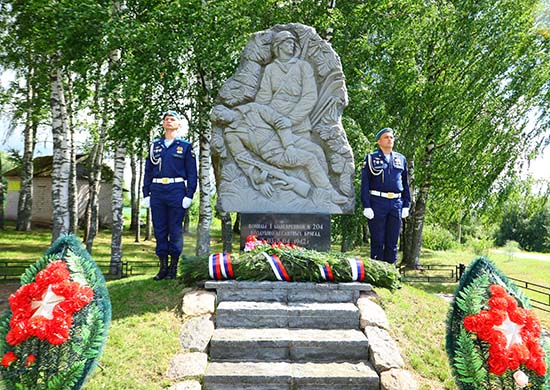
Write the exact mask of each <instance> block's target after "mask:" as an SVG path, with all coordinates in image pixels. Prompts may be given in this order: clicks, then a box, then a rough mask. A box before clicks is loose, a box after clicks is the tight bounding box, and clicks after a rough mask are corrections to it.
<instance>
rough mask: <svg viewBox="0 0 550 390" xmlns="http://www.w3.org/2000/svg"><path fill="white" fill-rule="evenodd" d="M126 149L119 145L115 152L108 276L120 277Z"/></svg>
mask: <svg viewBox="0 0 550 390" xmlns="http://www.w3.org/2000/svg"><path fill="white" fill-rule="evenodd" d="M125 154H126V149H125V148H124V146H122V145H119V146H117V148H116V151H115V172H114V177H113V196H112V201H113V208H112V210H113V226H112V233H111V263H110V266H109V274H111V275H117V276H120V275H121V273H122V230H123V226H124V215H123V213H122V211H123V210H122V180H123V178H124V165H125Z"/></svg>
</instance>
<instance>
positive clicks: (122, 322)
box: [0, 225, 550, 390]
mask: <svg viewBox="0 0 550 390" xmlns="http://www.w3.org/2000/svg"><path fill="white" fill-rule="evenodd" d="M212 235H213V239H212V252H216V251H219V250H220V248H221V241H220V239H219V237H220V232H219V227H216V228H213V229H212ZM110 237H111V236H110V232H108V231H104V232H101V234H100V235H99V236H98V237H97V239H96V243H95V245H94V250H93V253H92V257H93V258H94V259H95V260H96V261H108V260H109V258H110V250H111V248H110ZM49 241H50V232H49V231H48V230H42V229H35V230H34V231H33V232H32V234H27V233H21V232H15V230H14V229H13V226H10V225H8V226H7V229H6V230H4V231H0V261H4V260H12V259H22V260H26V261H34V260H37V259H38V258H39V257H41V256H42V254H43V252H44V251H45V250H46V249H47V248H48V246H49V244H50V242H49ZM134 241H135V240H134V238H133V236H132V234H131V233H129V232H127V233H125V237H124V238H123V260H124V261H129V262H131V263H133V262H139V261H149V262H151V261H155V256H154V242H150V241H141V242H140V243H135V242H134ZM194 247H195V237H194V235H193V234H189V235H186V237H185V249H184V253H185V254H193V253H194ZM354 252H355V253H357V254H362V255H366V254H367V253H368V251H367V249H366V248H359V249H357V250H355V251H354ZM515 255H517V256H512V255H511V254H510V253H504V252H502V251H496V250H495V251H492V252H490V253H489V258H490V259H491V260H493V261H494V262H495V264H496V265H497V267H498V268H499V269H501V270H502V271H503V272H504V273H506V274H507V275H508V276H510V277H516V278H519V279H527V280H530V281H532V282H536V283H540V284H542V285H545V286H550V261H548V260H536V259H531V258H530V255H531V254H525V256H524V257H522V254H521V253H516V254H515ZM475 257H476V256H475V255H474V254H472V253H469V252H467V251H462V252H461V251H456V252H450V251H449V252H430V251H425V252H423V254H422V257H421V262H422V264H458V263H464V264H468V263H469V262H470V261H472V260H473V259H474V258H475ZM541 257H542V255H541ZM548 259H549V260H550V256H548ZM146 272H148V273H147V274H145V275H139V276H132V277H129V278H125V279H120V280H111V281H109V282H107V286H108V289H109V293H110V297H111V303H112V307H113V321H112V323H111V328H110V331H109V338H108V341H107V344H106V346H105V349H104V352H103V355H102V357H101V360H100V366H99V367H98V368H97V369H96V371H95V372H94V373H93V374H92V376H91V377H90V379H89V381H88V383H87V384H86V385H85V386H84V389H85V390H100V389H111V390H124V389H128V390H130V389H132V390H140V389H142V390H155V389H163V388H167V387H169V386H170V383H169V382H167V381H166V380H165V379H164V373H165V372H166V370H167V368H168V363H169V361H170V359H171V358H172V357H173V355H175V354H176V353H177V352H178V351H179V350H180V346H179V340H178V334H179V330H180V327H181V324H182V322H183V321H184V320H185V318H184V316H183V314H182V313H181V307H180V306H181V300H182V297H183V294H184V290H185V288H186V286H184V285H183V284H181V283H180V282H179V281H162V282H154V281H153V280H152V276H153V275H154V273H155V272H156V270H155V269H149V271H146ZM0 284H1V282H0ZM12 288H13V287H12ZM455 288H456V283H455V284H441V283H430V284H422V283H414V284H413V283H411V284H405V285H404V286H403V288H402V289H401V290H398V291H396V292H395V293H391V292H389V291H387V290H384V289H378V290H377V291H376V292H377V294H378V297H379V298H378V303H379V304H380V305H381V306H382V307H383V308H384V309H385V311H386V314H387V316H388V319H389V321H390V324H391V333H392V336H393V337H394V338H395V340H396V341H397V343H398V344H399V347H400V349H401V352H402V354H403V356H404V358H405V361H406V364H407V368H409V369H410V370H411V371H413V372H415V373H416V375H417V378H418V380H419V382H420V384H421V389H423V390H428V389H455V388H456V387H455V385H454V382H453V378H452V376H451V371H450V367H449V363H448V361H447V355H446V352H445V321H446V316H447V312H448V309H449V303H448V302H447V301H446V300H444V299H443V298H441V297H440V296H436V295H434V294H435V293H452V292H454V290H455ZM6 298H7V297H6V296H0V300H2V301H4V300H5V299H6ZM536 313H537V315H538V316H539V318H540V319H541V322H542V323H543V325H544V326H545V327H546V328H547V329H548V328H550V314H549V313H543V312H541V311H536Z"/></svg>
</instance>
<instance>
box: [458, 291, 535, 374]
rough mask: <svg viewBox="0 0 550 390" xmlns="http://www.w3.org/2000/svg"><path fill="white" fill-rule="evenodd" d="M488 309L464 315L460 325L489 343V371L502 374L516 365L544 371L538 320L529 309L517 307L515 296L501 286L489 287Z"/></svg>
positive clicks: (515, 368)
mask: <svg viewBox="0 0 550 390" xmlns="http://www.w3.org/2000/svg"><path fill="white" fill-rule="evenodd" d="M489 290H490V291H491V298H490V299H489V308H490V309H489V310H481V311H480V312H479V313H478V314H475V315H470V316H467V317H466V318H464V328H465V329H466V330H467V331H469V332H473V333H476V334H477V337H478V338H479V339H480V340H483V341H486V342H487V343H489V359H488V361H487V363H488V365H489V372H491V373H493V374H496V375H502V374H504V373H505V372H506V370H507V369H510V370H512V371H513V370H517V369H518V367H519V365H520V364H525V366H526V367H527V368H528V369H530V370H533V371H535V372H536V373H537V374H538V375H539V376H542V375H544V374H545V373H546V364H545V363H544V351H543V349H542V347H541V345H540V342H539V339H540V331H541V329H540V323H539V321H538V319H537V318H536V317H535V316H534V315H533V314H532V313H531V312H530V311H529V310H526V309H523V308H520V307H518V305H517V301H516V299H515V298H513V297H512V296H510V295H509V294H508V293H507V292H506V290H505V289H504V288H503V287H502V286H498V285H492V286H490V287H489Z"/></svg>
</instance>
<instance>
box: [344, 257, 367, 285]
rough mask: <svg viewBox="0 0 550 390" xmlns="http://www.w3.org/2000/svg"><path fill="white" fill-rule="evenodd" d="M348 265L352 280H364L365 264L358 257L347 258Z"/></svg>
mask: <svg viewBox="0 0 550 390" xmlns="http://www.w3.org/2000/svg"><path fill="white" fill-rule="evenodd" d="M348 261H349V266H350V267H351V278H352V279H353V281H354V282H363V281H365V265H364V264H363V260H361V258H359V257H353V258H349V259H348Z"/></svg>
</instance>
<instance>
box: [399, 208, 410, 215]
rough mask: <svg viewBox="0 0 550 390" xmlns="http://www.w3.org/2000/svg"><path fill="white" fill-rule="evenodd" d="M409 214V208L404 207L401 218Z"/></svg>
mask: <svg viewBox="0 0 550 390" xmlns="http://www.w3.org/2000/svg"><path fill="white" fill-rule="evenodd" d="M408 216H409V208H408V207H403V210H401V218H407V217H408Z"/></svg>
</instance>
